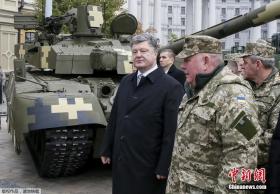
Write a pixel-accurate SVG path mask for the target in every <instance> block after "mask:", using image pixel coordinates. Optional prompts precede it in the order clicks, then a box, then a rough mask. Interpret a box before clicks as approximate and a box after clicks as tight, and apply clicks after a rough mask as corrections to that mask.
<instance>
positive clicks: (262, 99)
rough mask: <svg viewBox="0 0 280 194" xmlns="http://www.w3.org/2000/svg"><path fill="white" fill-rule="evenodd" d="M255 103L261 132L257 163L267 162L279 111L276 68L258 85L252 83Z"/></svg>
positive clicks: (279, 85) (279, 91)
mask: <svg viewBox="0 0 280 194" xmlns="http://www.w3.org/2000/svg"><path fill="white" fill-rule="evenodd" d="M253 90H254V95H255V99H256V103H257V105H258V109H259V113H258V115H259V123H260V125H261V128H262V133H261V136H260V142H259V156H258V165H260V166H263V165H265V164H267V162H268V151H269V147H270V142H271V138H272V135H273V131H274V129H275V127H276V124H277V121H278V116H279V112H280V74H279V72H278V70H277V69H276V68H274V69H273V71H272V73H271V74H270V75H269V76H268V78H267V79H266V80H265V81H264V82H263V83H262V84H261V85H260V86H258V87H256V86H254V85H253Z"/></svg>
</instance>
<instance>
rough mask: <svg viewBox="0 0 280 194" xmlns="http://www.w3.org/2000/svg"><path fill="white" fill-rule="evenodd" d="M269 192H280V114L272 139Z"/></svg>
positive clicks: (272, 193)
mask: <svg viewBox="0 0 280 194" xmlns="http://www.w3.org/2000/svg"><path fill="white" fill-rule="evenodd" d="M267 180H268V182H267V186H268V190H267V192H266V193H268V194H279V193H280V114H279V117H278V122H277V125H276V128H275V130H274V134H273V137H272V140H271V145H270V151H269V162H268V174H267Z"/></svg>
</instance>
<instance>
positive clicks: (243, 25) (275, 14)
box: [161, 0, 280, 54]
mask: <svg viewBox="0 0 280 194" xmlns="http://www.w3.org/2000/svg"><path fill="white" fill-rule="evenodd" d="M279 10H280V1H279V0H277V1H272V2H271V3H269V4H267V5H265V6H262V7H260V8H258V9H255V10H253V11H251V12H249V13H246V14H244V15H240V16H237V17H235V18H232V19H230V20H227V21H225V22H222V23H220V24H217V25H215V26H211V27H209V28H207V29H205V30H201V31H199V32H195V33H193V34H196V35H208V36H212V37H214V38H218V39H221V38H225V37H227V36H229V35H232V34H234V33H237V32H240V31H242V30H245V29H247V28H250V27H256V26H259V25H262V24H265V23H268V22H270V21H273V20H275V19H278V18H279V17H280V12H279ZM184 43H185V40H184V38H180V39H177V40H175V41H174V42H172V43H170V44H169V45H167V46H164V47H162V48H161V49H165V48H169V49H172V50H173V52H174V53H175V54H178V53H179V52H180V51H181V50H182V49H183V45H184Z"/></svg>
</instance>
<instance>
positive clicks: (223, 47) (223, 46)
mask: <svg viewBox="0 0 280 194" xmlns="http://www.w3.org/2000/svg"><path fill="white" fill-rule="evenodd" d="M225 48H226V43H225V42H222V49H223V50H224V49H225Z"/></svg>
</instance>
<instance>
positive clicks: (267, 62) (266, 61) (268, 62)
mask: <svg viewBox="0 0 280 194" xmlns="http://www.w3.org/2000/svg"><path fill="white" fill-rule="evenodd" d="M249 58H250V59H251V61H252V62H253V63H255V62H256V61H257V60H260V61H261V62H262V64H263V65H264V67H265V68H273V67H274V66H275V59H274V58H263V57H259V56H256V55H251V56H249Z"/></svg>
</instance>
